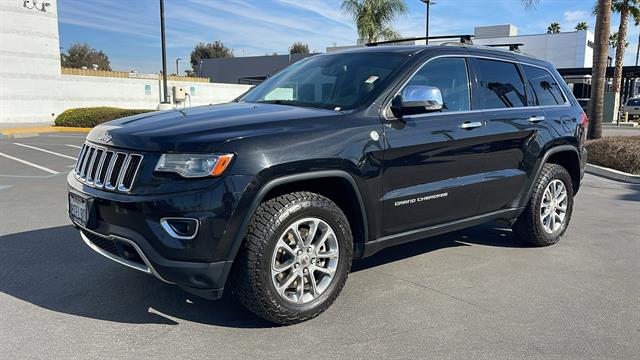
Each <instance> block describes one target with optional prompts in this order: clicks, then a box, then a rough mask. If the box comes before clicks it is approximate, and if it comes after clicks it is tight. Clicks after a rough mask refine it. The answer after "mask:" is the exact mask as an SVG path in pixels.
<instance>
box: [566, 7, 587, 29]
mask: <svg viewBox="0 0 640 360" xmlns="http://www.w3.org/2000/svg"><path fill="white" fill-rule="evenodd" d="M589 18H590V16H589V14H587V12H586V11H583V10H574V11H565V12H564V21H565V22H566V23H569V24H573V25H574V26H575V24H577V23H579V22H581V21H587V19H589Z"/></svg>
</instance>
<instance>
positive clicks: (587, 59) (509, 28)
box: [473, 25, 593, 69]
mask: <svg viewBox="0 0 640 360" xmlns="http://www.w3.org/2000/svg"><path fill="white" fill-rule="evenodd" d="M473 43H474V44H477V45H493V44H507V43H508V44H523V45H522V46H521V47H520V49H521V50H522V51H523V52H525V53H527V54H530V55H533V56H535V57H536V58H538V59H541V60H546V61H548V62H550V63H552V64H553V65H554V66H555V67H556V68H558V69H562V68H583V67H587V68H590V67H591V65H592V63H593V33H592V32H590V31H588V30H579V31H570V32H561V33H558V34H546V33H545V34H531V35H518V29H517V28H516V27H515V26H513V25H496V26H479V27H476V28H475V29H474V37H473Z"/></svg>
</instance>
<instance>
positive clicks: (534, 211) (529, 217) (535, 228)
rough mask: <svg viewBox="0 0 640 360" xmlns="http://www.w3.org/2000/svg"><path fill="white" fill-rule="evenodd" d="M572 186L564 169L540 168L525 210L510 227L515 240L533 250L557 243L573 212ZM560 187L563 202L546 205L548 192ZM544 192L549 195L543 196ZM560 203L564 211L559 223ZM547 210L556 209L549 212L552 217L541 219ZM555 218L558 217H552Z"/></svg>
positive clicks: (545, 166) (552, 166)
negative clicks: (530, 246)
mask: <svg viewBox="0 0 640 360" xmlns="http://www.w3.org/2000/svg"><path fill="white" fill-rule="evenodd" d="M559 182H561V183H562V184H560V183H559ZM550 184H553V186H550ZM572 184H573V182H572V180H571V175H569V172H568V171H567V170H566V169H565V168H564V167H562V166H560V165H558V164H544V165H543V167H542V171H541V172H540V175H539V176H538V179H536V182H535V184H534V187H533V192H532V194H531V198H530V199H529V203H528V204H527V207H526V208H525V209H524V211H523V212H522V214H520V216H519V217H518V219H517V220H516V222H515V224H514V225H513V232H514V234H515V235H516V237H518V238H520V239H521V240H523V241H525V242H526V243H528V244H530V245H534V246H549V245H553V244H555V243H557V242H558V241H560V239H562V237H563V236H564V233H565V231H566V230H567V226H568V225H569V222H570V221H571V213H572V211H573V185H572ZM562 186H564V189H565V191H566V202H564V201H556V200H557V199H554V200H553V201H551V202H548V201H547V200H548V199H549V198H550V197H552V198H553V197H554V195H553V194H552V192H551V191H552V190H553V189H552V188H555V189H558V188H561V187H562ZM547 189H549V191H550V192H549V193H548V194H546V195H545V192H546V191H547ZM554 191H555V190H554ZM557 193H559V194H560V193H561V191H557ZM563 203H564V208H565V209H564V210H565V212H564V217H563V218H562V221H559V218H560V215H561V214H562V207H563V206H562V205H563ZM545 204H547V205H545ZM549 204H551V205H549ZM543 205H545V206H543ZM551 209H557V210H552V211H554V212H556V213H553V212H552V213H551V215H548V216H547V217H544V215H545V214H549V212H548V211H547V210H551ZM556 214H558V215H557V216H556ZM550 217H553V221H554V224H553V225H551V224H550V221H551V218H550ZM543 218H544V220H543ZM557 222H560V224H559V225H556V224H555V223H557ZM549 230H551V231H549Z"/></svg>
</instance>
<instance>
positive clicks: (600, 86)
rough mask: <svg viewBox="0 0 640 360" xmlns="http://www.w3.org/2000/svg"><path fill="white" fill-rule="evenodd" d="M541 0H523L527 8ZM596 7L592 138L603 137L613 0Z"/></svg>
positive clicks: (600, 3)
mask: <svg viewBox="0 0 640 360" xmlns="http://www.w3.org/2000/svg"><path fill="white" fill-rule="evenodd" d="M539 2H540V0H522V3H523V4H524V5H525V7H527V8H531V7H535V6H536V5H538V3H539ZM596 8H600V9H603V11H597V9H596V29H595V39H594V40H595V41H594V43H593V70H592V76H591V101H589V111H588V113H589V130H588V131H587V136H588V137H589V138H590V139H599V138H601V137H602V110H603V108H604V87H605V81H606V75H607V73H606V71H607V58H608V52H607V47H608V42H607V40H608V38H609V27H610V26H611V0H598V3H597V5H596Z"/></svg>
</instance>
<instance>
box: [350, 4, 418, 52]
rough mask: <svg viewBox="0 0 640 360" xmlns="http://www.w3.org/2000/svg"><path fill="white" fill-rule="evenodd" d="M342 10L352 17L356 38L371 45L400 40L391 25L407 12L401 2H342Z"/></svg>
mask: <svg viewBox="0 0 640 360" xmlns="http://www.w3.org/2000/svg"><path fill="white" fill-rule="evenodd" d="M342 10H343V11H345V12H347V13H349V14H351V15H352V16H353V20H354V21H355V23H356V28H357V29H358V37H360V38H361V39H365V40H366V41H367V42H368V43H372V42H376V41H378V40H380V39H385V40H394V39H398V38H400V33H399V32H398V31H396V30H395V29H393V28H392V27H391V23H392V22H393V20H394V19H395V18H396V17H397V16H398V15H402V14H405V13H406V12H407V5H406V4H405V3H404V1H403V0H343V1H342Z"/></svg>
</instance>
